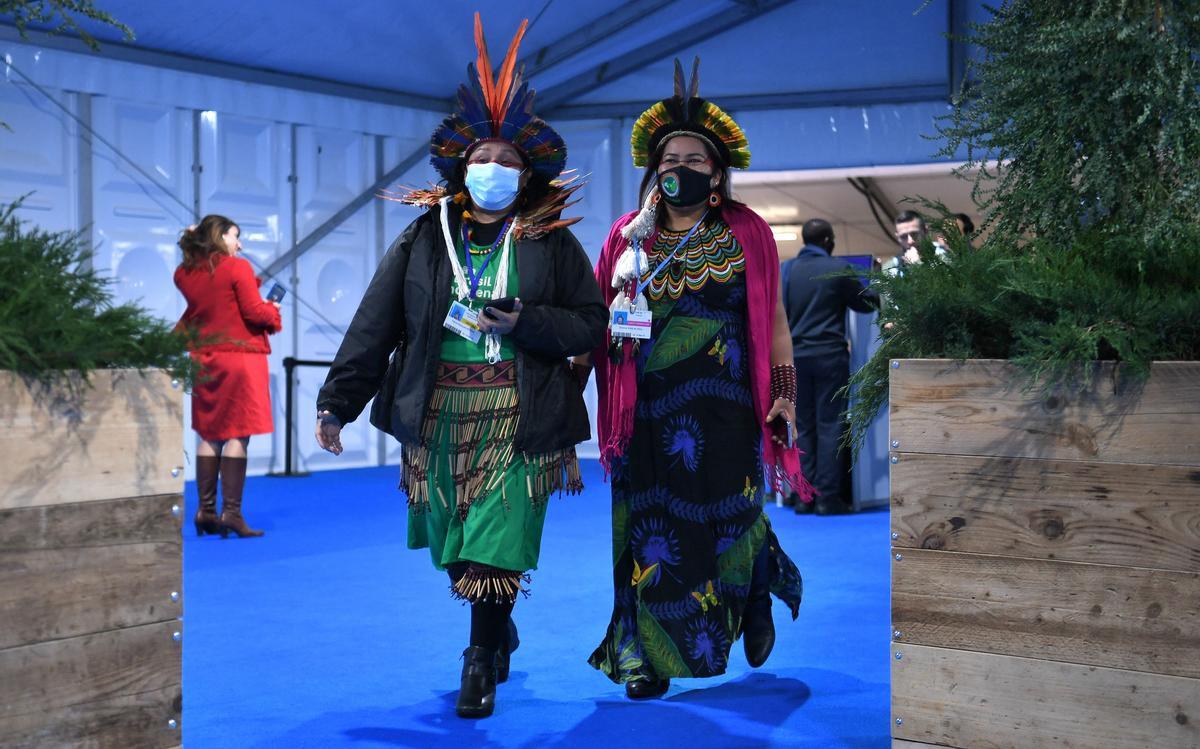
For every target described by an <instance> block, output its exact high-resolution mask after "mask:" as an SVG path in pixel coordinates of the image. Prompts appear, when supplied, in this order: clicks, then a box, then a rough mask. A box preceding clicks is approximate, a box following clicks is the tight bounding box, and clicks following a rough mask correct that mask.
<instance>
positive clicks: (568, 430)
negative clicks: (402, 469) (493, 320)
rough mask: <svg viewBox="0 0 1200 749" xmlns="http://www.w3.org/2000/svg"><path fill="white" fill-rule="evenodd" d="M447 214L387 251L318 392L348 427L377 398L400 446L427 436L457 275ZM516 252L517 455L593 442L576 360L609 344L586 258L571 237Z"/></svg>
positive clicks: (525, 242) (554, 236) (376, 412)
mask: <svg viewBox="0 0 1200 749" xmlns="http://www.w3.org/2000/svg"><path fill="white" fill-rule="evenodd" d="M440 210H441V209H440V207H434V208H432V209H430V210H428V211H426V212H425V213H424V214H423V215H422V216H421V217H419V218H418V219H417V220H416V221H414V222H412V224H410V225H409V226H408V228H407V229H405V230H404V232H403V233H402V234H401V235H400V237H399V238H398V239H396V241H395V242H393V243H392V246H391V248H389V249H388V252H387V255H385V256H384V258H383V260H382V261H381V262H380V264H379V267H378V268H377V269H376V271H375V277H374V278H372V279H371V285H370V286H368V287H367V291H366V294H364V295H363V299H362V302H360V303H359V305H358V311H357V312H355V313H354V319H353V320H352V321H351V322H350V328H349V329H348V330H347V331H346V337H345V338H344V339H343V340H342V345H341V347H340V348H339V349H338V353H337V356H336V357H335V359H334V362H333V366H332V367H330V369H329V376H328V377H326V379H325V385H324V386H323V387H322V388H321V392H320V393H319V394H318V395H317V409H318V410H327V411H330V412H331V413H333V415H334V416H336V417H337V418H338V419H339V420H340V421H341V422H342V423H343V424H346V423H348V422H351V421H354V420H355V419H356V418H358V415H359V414H360V413H361V412H362V409H363V407H364V406H365V405H366V404H367V401H369V400H370V399H371V398H372V397H375V396H376V394H377V393H378V394H379V397H378V398H376V400H375V403H374V405H373V406H372V409H371V423H372V424H373V425H375V426H376V427H377V428H379V429H381V430H382V431H384V432H387V433H388V434H391V435H392V436H393V437H395V438H396V439H397V440H399V441H400V442H416V441H417V440H419V439H420V434H421V426H422V422H423V420H424V419H425V412H426V409H427V407H428V405H429V398H430V395H431V394H432V392H433V386H434V377H435V371H436V369H437V363H438V358H439V351H440V348H441V341H442V333H443V331H444V328H443V327H442V322H443V320H445V316H446V310H447V309H448V308H449V306H450V297H451V284H452V282H453V270H452V269H451V266H450V260H449V258H448V257H447V256H446V243H445V240H444V238H443V236H442V228H441V223H440V219H439V218H438V212H439V211H440ZM454 214H457V211H452V212H451V216H450V231H451V236H458V234H457V233H458V232H459V231H460V230H461V228H460V227H461V219H460V217H458V216H457V215H454ZM514 250H515V253H516V258H515V259H516V263H517V270H518V273H519V279H520V288H519V291H518V292H517V293H513V292H512V291H511V290H510V295H511V296H517V297H520V299H521V303H522V305H524V309H523V310H522V311H521V316H520V318H519V319H518V321H517V326H516V327H515V328H514V329H513V331H512V333H510V334H509V338H510V340H511V341H512V342H513V343H514V344H515V347H516V366H517V390H518V395H519V398H520V416H519V419H518V422H517V433H516V437H515V440H514V442H515V444H514V447H515V448H516V449H517V450H520V451H522V452H530V453H539V452H546V451H550V450H557V449H561V448H565V447H569V446H571V445H575V444H578V443H579V442H583V441H585V440H587V439H588V438H589V437H590V436H591V427H590V425H589V424H588V417H587V409H586V407H585V406H584V403H583V395H582V393H580V392H579V385H578V383H577V381H576V380H575V378H574V377H572V375H571V373H570V371H569V369H568V366H567V362H566V358H567V357H568V356H573V355H576V354H583V353H586V352H589V351H591V350H592V349H594V348H596V347H597V346H598V345H599V344H600V342H601V340H602V339H603V336H604V331H605V327H606V326H607V323H608V310H607V309H606V308H605V306H604V302H603V300H602V299H601V296H600V289H599V287H597V286H596V279H595V276H594V275H593V274H592V269H591V264H590V263H589V261H588V257H587V254H586V253H585V252H584V251H583V248H582V247H581V246H580V244H579V241H578V240H576V239H575V237H574V235H572V234H571V232H570V231H568V230H567V229H557V230H555V231H552V232H550V233H548V234H546V235H545V236H543V237H540V238H538V239H521V240H519V241H517V242H516V243H515V245H514ZM393 351H394V353H393ZM389 355H391V362H390V364H389V361H388V357H389Z"/></svg>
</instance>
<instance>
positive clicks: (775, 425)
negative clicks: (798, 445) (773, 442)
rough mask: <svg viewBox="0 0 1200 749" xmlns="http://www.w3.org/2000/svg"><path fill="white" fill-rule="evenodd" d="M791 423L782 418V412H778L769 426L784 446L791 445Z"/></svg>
mask: <svg viewBox="0 0 1200 749" xmlns="http://www.w3.org/2000/svg"><path fill="white" fill-rule="evenodd" d="M791 426H792V423H791V422H790V421H788V420H787V419H785V418H784V416H783V414H779V415H778V416H776V417H775V419H774V420H773V421H772V422H771V428H772V430H774V432H775V436H776V437H777V438H778V439H779V440H780V441H781V442H782V443H783V444H784V445H786V446H788V447H791V446H792V430H791Z"/></svg>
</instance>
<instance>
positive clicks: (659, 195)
mask: <svg viewBox="0 0 1200 749" xmlns="http://www.w3.org/2000/svg"><path fill="white" fill-rule="evenodd" d="M661 197H662V194H661V193H658V192H656V193H654V197H653V198H651V199H650V204H651V205H658V199H659V198H661Z"/></svg>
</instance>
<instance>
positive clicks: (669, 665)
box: [637, 605, 692, 679]
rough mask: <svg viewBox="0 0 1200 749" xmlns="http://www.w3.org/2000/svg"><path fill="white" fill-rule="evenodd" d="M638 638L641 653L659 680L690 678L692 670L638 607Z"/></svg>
mask: <svg viewBox="0 0 1200 749" xmlns="http://www.w3.org/2000/svg"><path fill="white" fill-rule="evenodd" d="M637 626H638V637H639V639H641V641H642V653H643V654H644V655H645V656H646V660H647V661H649V662H650V666H651V668H653V669H654V674H655V675H656V676H657V677H658V678H660V679H674V678H688V679H690V678H691V677H692V670H691V669H690V668H688V666H687V663H686V662H684V660H683V656H682V655H680V653H679V649H678V648H676V647H675V643H674V642H673V641H672V640H671V638H670V637H669V636H668V635H667V633H666V632H665V631H663V628H662V627H661V626H660V625H659V623H658V620H657V619H655V618H654V616H653V615H651V614H650V612H649V611H647V610H646V609H645V608H644V607H642V606H641V605H639V606H638V618H637Z"/></svg>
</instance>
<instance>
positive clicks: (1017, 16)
mask: <svg viewBox="0 0 1200 749" xmlns="http://www.w3.org/2000/svg"><path fill="white" fill-rule="evenodd" d="M993 10H994V16H993V18H992V20H991V21H989V22H988V23H986V24H981V25H976V26H974V27H973V28H972V34H971V36H970V37H969V39H968V41H970V42H972V43H974V44H976V45H978V46H979V48H980V49H981V50H982V53H983V57H982V60H981V61H979V62H978V63H976V64H974V65H973V66H972V68H971V71H970V72H971V75H969V76H968V80H971V81H972V83H971V84H970V86H969V87H968V88H967V89H966V90H964V92H962V93H961V94H960V95H959V96H958V97H957V98H956V100H955V102H954V105H955V106H954V112H953V114H951V115H949V116H948V117H947V118H944V119H942V120H941V121H940V122H939V125H938V132H939V134H940V135H941V136H942V137H944V138H945V140H946V146H945V148H943V150H942V151H941V152H940V155H946V156H953V155H954V154H955V153H956V151H957V150H958V149H959V147H960V146H965V147H966V150H967V153H968V155H969V161H968V163H967V165H966V167H965V169H966V170H973V169H975V168H980V171H979V172H978V177H977V181H976V183H975V192H974V195H975V198H976V201H977V202H978V203H979V204H980V208H981V209H982V210H983V212H984V215H985V228H986V229H988V230H989V231H988V232H987V238H986V240H985V241H984V242H983V244H982V246H981V247H980V248H978V249H972V248H971V247H969V246H968V245H967V243H966V241H965V240H964V239H963V238H962V237H961V236H959V235H958V234H957V232H956V231H954V230H953V229H949V230H948V231H947V232H946V233H947V234H948V238H949V240H950V242H951V251H950V253H949V254H948V255H947V257H946V258H945V259H937V258H935V257H934V255H933V252H932V248H931V247H930V246H929V245H928V244H926V246H925V247H924V248H922V255H923V262H922V263H920V264H918V265H910V266H908V267H907V268H906V269H905V271H904V273H903V274H902V275H901V276H898V277H889V276H885V275H882V274H879V275H878V276H877V277H876V278H875V280H874V282H875V283H876V284H877V285H878V288H879V290H880V292H881V293H882V294H883V296H884V299H885V304H884V309H883V311H882V312H881V315H880V323H881V325H884V326H888V329H887V330H884V331H883V333H882V337H883V343H882V346H881V347H880V349H879V351H878V352H877V353H876V355H875V356H874V357H873V358H872V359H871V361H869V362H868V363H867V365H866V366H865V367H864V368H863V369H862V370H861V371H860V372H858V373H857V374H856V375H855V376H854V377H853V378H852V379H851V388H852V389H854V390H856V391H857V394H858V398H857V401H856V403H855V405H853V406H852V408H851V413H850V421H851V433H852V435H853V437H854V439H855V440H856V441H857V440H859V439H861V437H862V436H863V435H864V434H865V431H866V429H867V427H868V426H869V424H870V422H871V420H872V419H873V417H874V415H875V414H876V413H878V411H879V410H880V409H881V408H882V406H883V404H884V403H886V401H887V381H888V372H889V365H888V362H889V360H891V359H905V358H950V359H967V358H984V359H991V358H995V359H1011V360H1013V361H1015V362H1016V363H1017V364H1019V365H1020V367H1021V369H1022V370H1023V371H1024V373H1025V374H1026V376H1027V381H1026V383H1025V384H1026V386H1027V387H1033V386H1037V387H1043V388H1051V387H1058V386H1068V387H1078V386H1086V385H1087V384H1088V377H1089V375H1090V373H1091V372H1092V371H1093V367H1092V366H1091V362H1093V361H1095V360H1108V361H1120V362H1122V363H1123V365H1124V369H1125V371H1126V373H1127V374H1129V375H1132V376H1133V377H1135V378H1136V377H1144V376H1145V375H1146V374H1147V373H1148V372H1149V369H1150V363H1151V362H1152V361H1154V360H1196V359H1200V55H1197V53H1196V50H1197V49H1200V3H1197V2H1196V1H1195V0H1093V1H1092V2H1088V3H1079V2H1075V0H1008V2H1005V3H1004V4H1003V6H1002V7H1000V8H999V9H993ZM996 164H1000V165H1002V168H1000V169H998V170H997V169H996V168H995V165H996ZM927 205H928V206H929V207H930V208H931V209H933V210H934V212H935V213H941V214H942V216H939V217H938V218H937V219H936V220H935V223H936V224H937V225H939V226H940V225H944V224H943V218H944V216H945V215H946V214H945V210H944V208H943V207H941V206H938V205H933V204H927ZM889 324H890V325H889Z"/></svg>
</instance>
